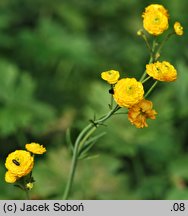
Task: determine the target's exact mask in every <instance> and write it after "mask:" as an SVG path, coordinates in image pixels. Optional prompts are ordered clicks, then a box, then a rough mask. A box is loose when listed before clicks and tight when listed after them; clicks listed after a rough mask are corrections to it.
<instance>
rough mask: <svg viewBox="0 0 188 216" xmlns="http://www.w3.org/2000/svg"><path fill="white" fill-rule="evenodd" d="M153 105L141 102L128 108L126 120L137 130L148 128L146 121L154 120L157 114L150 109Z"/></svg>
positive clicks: (144, 101)
mask: <svg viewBox="0 0 188 216" xmlns="http://www.w3.org/2000/svg"><path fill="white" fill-rule="evenodd" d="M152 107H153V104H152V102H151V101H149V100H145V99H143V100H141V101H140V102H139V103H137V104H135V105H134V106H132V107H130V108H129V112H128V119H129V121H130V122H131V123H132V124H134V125H135V126H136V127H137V128H143V127H148V124H147V123H146V119H148V118H149V119H155V115H156V114H157V113H156V111H155V110H153V109H152Z"/></svg>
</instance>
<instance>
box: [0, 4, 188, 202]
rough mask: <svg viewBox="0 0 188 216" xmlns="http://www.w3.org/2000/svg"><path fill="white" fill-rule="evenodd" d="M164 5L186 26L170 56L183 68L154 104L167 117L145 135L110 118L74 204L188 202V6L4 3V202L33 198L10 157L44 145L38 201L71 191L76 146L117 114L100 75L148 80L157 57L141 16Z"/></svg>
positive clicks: (0, 47) (0, 65)
mask: <svg viewBox="0 0 188 216" xmlns="http://www.w3.org/2000/svg"><path fill="white" fill-rule="evenodd" d="M151 3H159V4H160V3H162V4H163V5H164V6H165V7H166V8H167V9H168V10H169V13H170V25H171V28H172V25H173V23H174V22H175V21H177V20H178V21H180V22H181V23H182V25H183V26H184V31H185V33H184V35H183V36H182V37H178V36H173V37H172V38H171V39H170V40H169V41H168V42H167V44H166V46H165V47H164V49H163V53H162V56H161V60H167V61H169V62H171V63H172V64H173V65H174V66H175V67H176V68H177V71H178V79H177V81H176V82H174V83H160V84H159V86H158V88H157V89H156V91H155V92H153V93H152V95H151V96H150V99H151V100H152V101H153V103H154V108H155V109H156V111H157V112H158V115H157V119H156V120H155V121H149V127H148V128H145V129H137V128H135V127H134V126H132V125H131V124H130V123H129V122H128V120H127V116H126V115H117V116H115V117H113V118H112V119H110V120H109V121H108V126H107V127H101V128H100V131H106V132H107V134H106V136H104V137H102V138H101V139H100V140H99V141H98V142H97V143H96V145H95V146H94V147H93V149H92V151H91V153H92V154H99V157H97V158H96V159H93V160H87V161H84V160H83V161H80V162H79V166H78V170H77V173H76V178H75V183H74V187H73V193H72V194H71V197H70V198H71V199H188V168H187V167H188V154H187V152H188V143H187V140H188V135H187V134H188V133H187V129H188V108H187V107H188V100H187V95H188V65H187V56H188V49H187V37H188V34H187V30H186V27H187V20H188V19H187V18H188V17H187V7H188V2H187V1H186V0H181V2H180V1H179V0H172V1H157V2H156V1H155V2H152V1H146V0H132V1H127V0H104V1H99V0H81V1H77V0H64V1H63V0H53V1H51V0H32V1H31V0H16V1H13V0H1V1H0V142H1V145H0V159H1V166H0V177H1V181H0V199H25V196H24V194H23V193H22V191H19V189H18V188H15V187H14V186H13V185H12V184H7V183H5V182H4V174H5V171H6V170H5V167H4V162H5V159H6V156H7V155H8V154H9V153H10V152H12V151H14V150H16V149H23V148H24V145H25V143H30V142H32V141H33V142H38V143H40V144H43V145H44V146H46V148H47V153H46V154H45V155H42V156H40V157H37V160H36V162H35V167H34V170H33V175H34V178H35V180H36V183H35V186H34V189H33V190H32V191H31V197H32V199H59V198H60V197H61V195H62V193H63V190H64V188H65V184H66V180H67V175H68V171H69V167H70V162H71V161H70V160H71V153H70V151H69V149H68V147H67V144H66V141H65V132H66V130H67V128H71V134H72V139H73V140H74V139H75V138H76V136H77V134H78V133H79V131H80V130H81V129H82V128H83V127H84V126H85V125H86V124H88V122H89V119H92V118H93V116H94V115H96V117H100V116H101V115H102V114H104V113H106V112H107V111H108V103H109V100H110V95H109V94H108V88H109V86H108V85H107V84H106V83H105V82H104V81H103V80H101V78H100V73H101V72H102V71H105V70H109V69H115V70H119V71H120V72H121V76H122V77H125V76H128V77H136V78H139V77H140V75H141V74H142V72H143V71H144V68H145V64H146V63H147V62H148V56H149V54H148V51H147V48H146V46H145V44H144V42H143V41H142V39H141V38H140V37H138V36H137V35H136V32H137V30H138V29H140V28H142V19H141V13H142V12H143V10H144V8H145V7H146V6H147V5H148V4H151Z"/></svg>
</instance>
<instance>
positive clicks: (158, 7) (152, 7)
mask: <svg viewBox="0 0 188 216" xmlns="http://www.w3.org/2000/svg"><path fill="white" fill-rule="evenodd" d="M151 11H159V12H161V13H162V14H163V15H164V16H166V17H167V18H168V17H169V14H168V11H167V10H166V9H165V8H164V7H163V5H159V4H150V5H149V6H147V7H146V8H145V12H144V13H148V12H151ZM143 15H144V14H143Z"/></svg>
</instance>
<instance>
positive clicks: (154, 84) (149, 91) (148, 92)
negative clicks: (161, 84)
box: [145, 81, 158, 98]
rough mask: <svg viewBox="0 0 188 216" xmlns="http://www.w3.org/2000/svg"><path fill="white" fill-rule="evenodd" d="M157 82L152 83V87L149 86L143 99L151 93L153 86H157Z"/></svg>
mask: <svg viewBox="0 0 188 216" xmlns="http://www.w3.org/2000/svg"><path fill="white" fill-rule="evenodd" d="M157 83H158V81H155V82H154V83H153V85H152V86H151V88H150V89H149V90H148V91H147V93H146V94H145V98H146V97H147V96H148V95H149V94H150V93H151V92H152V91H153V89H154V88H155V86H156V85H157Z"/></svg>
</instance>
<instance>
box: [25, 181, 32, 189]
mask: <svg viewBox="0 0 188 216" xmlns="http://www.w3.org/2000/svg"><path fill="white" fill-rule="evenodd" d="M26 188H27V189H28V190H31V189H32V188H33V183H31V182H29V183H27V184H26Z"/></svg>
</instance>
